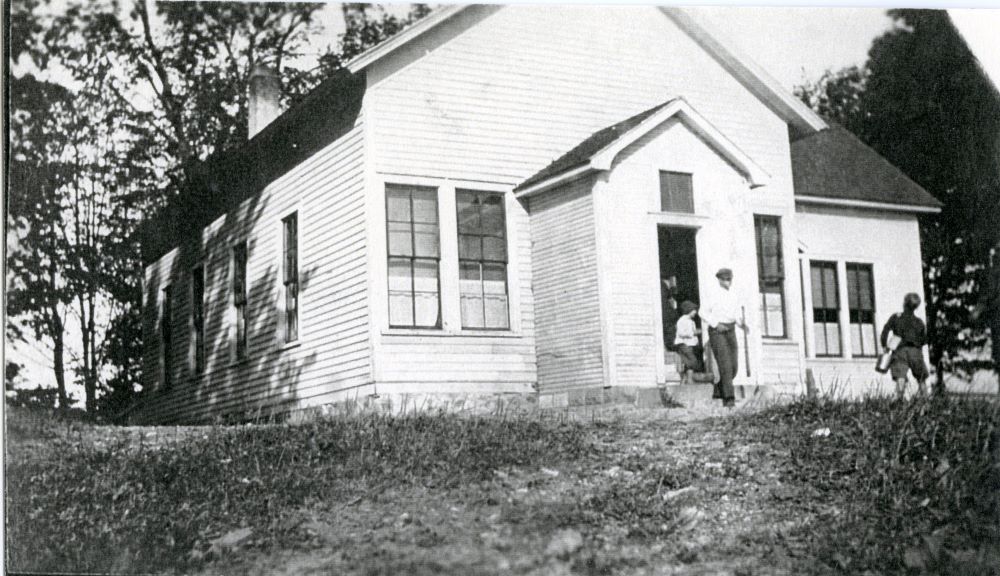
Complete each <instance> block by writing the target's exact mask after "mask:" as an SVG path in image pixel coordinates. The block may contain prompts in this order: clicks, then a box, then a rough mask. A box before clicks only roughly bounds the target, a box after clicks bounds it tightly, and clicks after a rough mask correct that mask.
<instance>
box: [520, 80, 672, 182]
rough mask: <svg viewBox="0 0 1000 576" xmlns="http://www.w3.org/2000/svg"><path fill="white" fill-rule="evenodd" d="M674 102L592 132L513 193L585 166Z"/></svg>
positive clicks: (667, 102) (668, 101)
mask: <svg viewBox="0 0 1000 576" xmlns="http://www.w3.org/2000/svg"><path fill="white" fill-rule="evenodd" d="M675 100H677V99H676V98H671V99H670V100H667V101H666V102H664V103H663V104H659V105H657V106H654V107H653V108H650V109H649V110H646V111H645V112H640V113H638V114H636V115H635V116H632V117H631V118H628V119H626V120H622V121H621V122H619V123H617V124H615V125H613V126H608V127H607V128H604V129H603V130H599V131H597V132H594V133H593V134H591V135H590V136H589V137H588V138H587V139H586V140H584V141H583V142H580V143H579V144H578V145H577V146H576V147H575V148H573V149H572V150H570V151H569V152H567V153H565V154H563V155H562V156H560V157H559V158H556V160H555V161H554V162H552V163H551V164H549V165H548V166H546V167H545V168H542V170H541V171H539V172H538V173H536V174H535V175H534V176H532V177H530V178H528V179H527V180H525V181H524V182H522V183H521V184H519V185H518V186H517V188H514V191H515V192H516V191H518V190H523V189H524V188H527V187H529V186H531V185H533V184H537V183H538V182H541V181H543V180H547V179H549V178H552V177H553V176H557V175H559V174H562V173H563V172H566V171H569V170H572V169H573V168H576V167H578V166H582V165H584V164H586V163H587V162H589V161H590V158H591V157H592V156H593V155H594V154H597V153H598V152H600V151H601V150H603V149H604V148H606V147H607V146H608V145H609V144H611V143H612V142H614V141H615V140H617V139H618V138H619V137H621V135H622V134H625V133H626V132H628V131H629V130H631V129H633V128H635V127H636V126H638V125H639V124H642V121H643V120H645V119H646V118H649V117H650V116H652V115H653V114H656V112H658V111H659V110H660V109H662V108H663V107H665V106H667V105H668V104H670V103H672V102H674V101H675Z"/></svg>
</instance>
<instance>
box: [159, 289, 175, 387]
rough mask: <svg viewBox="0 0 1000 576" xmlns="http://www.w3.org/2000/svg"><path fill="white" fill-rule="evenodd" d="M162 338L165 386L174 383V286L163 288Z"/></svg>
mask: <svg viewBox="0 0 1000 576" xmlns="http://www.w3.org/2000/svg"><path fill="white" fill-rule="evenodd" d="M160 338H161V340H162V343H163V388H164V389H167V388H170V386H171V384H173V368H174V367H173V360H174V288H173V286H166V287H164V288H163V310H162V315H161V316H160Z"/></svg>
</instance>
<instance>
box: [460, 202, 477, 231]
mask: <svg viewBox="0 0 1000 576" xmlns="http://www.w3.org/2000/svg"><path fill="white" fill-rule="evenodd" d="M455 202H456V204H457V206H458V231H459V232H476V231H478V230H479V204H478V203H477V202H476V195H475V194H474V193H472V192H458V193H457V194H456V197H455Z"/></svg>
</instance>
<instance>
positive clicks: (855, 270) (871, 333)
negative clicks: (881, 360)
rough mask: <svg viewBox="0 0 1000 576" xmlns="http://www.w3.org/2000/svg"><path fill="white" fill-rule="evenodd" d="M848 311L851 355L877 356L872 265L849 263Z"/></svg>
mask: <svg viewBox="0 0 1000 576" xmlns="http://www.w3.org/2000/svg"><path fill="white" fill-rule="evenodd" d="M847 309H848V313H849V315H850V318H851V354H852V355H854V356H875V355H877V354H878V350H876V348H875V343H876V342H877V341H878V340H877V336H876V332H875V288H874V281H873V278H872V266H871V264H852V263H850V262H848V263H847Z"/></svg>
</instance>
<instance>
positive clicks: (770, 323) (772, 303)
mask: <svg viewBox="0 0 1000 576" xmlns="http://www.w3.org/2000/svg"><path fill="white" fill-rule="evenodd" d="M764 307H765V314H766V316H767V324H766V325H765V326H766V328H767V331H766V332H765V333H764V336H774V337H782V336H784V335H785V311H784V307H783V303H782V298H781V294H780V293H773V292H767V293H765V294H764Z"/></svg>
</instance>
